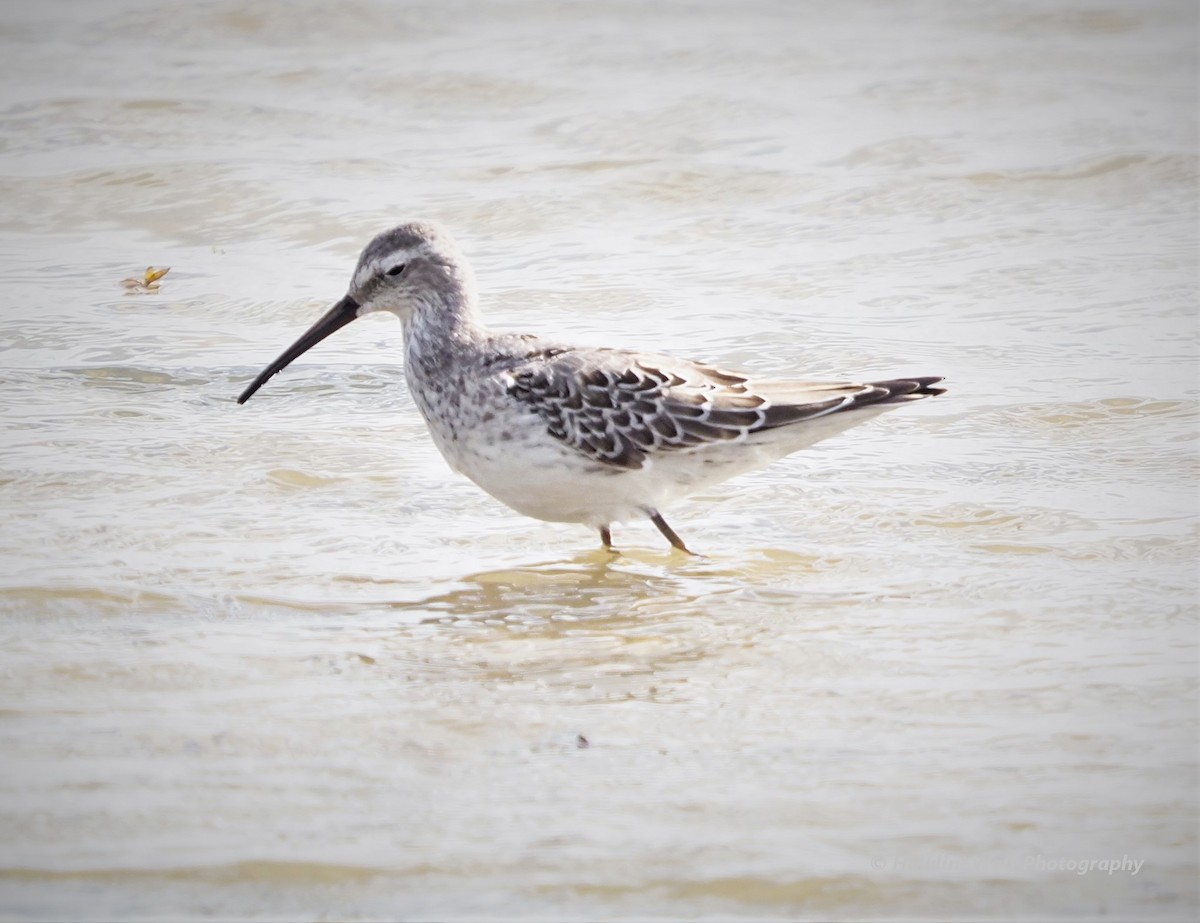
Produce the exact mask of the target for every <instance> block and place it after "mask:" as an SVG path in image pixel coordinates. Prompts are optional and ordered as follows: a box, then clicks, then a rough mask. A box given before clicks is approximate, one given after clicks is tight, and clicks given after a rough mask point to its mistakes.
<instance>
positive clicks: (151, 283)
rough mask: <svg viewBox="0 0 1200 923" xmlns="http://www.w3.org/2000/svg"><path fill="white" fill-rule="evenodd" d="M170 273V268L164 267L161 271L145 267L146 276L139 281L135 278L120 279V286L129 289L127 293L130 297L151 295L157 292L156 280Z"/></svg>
mask: <svg viewBox="0 0 1200 923" xmlns="http://www.w3.org/2000/svg"><path fill="white" fill-rule="evenodd" d="M170 271H171V267H170V266H164V267H163V268H162V269H155V268H154V267H153V266H147V267H146V274H145V275H144V276H142V277H141V278H140V279H139V278H137V277H133V278H129V279H122V280H121V284H122V285H124V286H125V288H127V289H129V293H130V294H132V295H152V294H154V293H155V292H157V291H158V280H159V279H161V278H162V277H163V276H165V275H166V274H167V273H169V272H170Z"/></svg>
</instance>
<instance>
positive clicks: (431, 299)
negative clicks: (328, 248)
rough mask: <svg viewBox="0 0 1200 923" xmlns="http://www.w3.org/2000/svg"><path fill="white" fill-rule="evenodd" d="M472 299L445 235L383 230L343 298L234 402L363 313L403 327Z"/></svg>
mask: <svg viewBox="0 0 1200 923" xmlns="http://www.w3.org/2000/svg"><path fill="white" fill-rule="evenodd" d="M474 300H475V281H474V278H473V276H472V274H471V268H470V266H469V265H468V264H467V261H466V260H465V259H464V258H463V256H462V253H461V252H460V251H459V249H458V245H457V244H456V243H455V242H454V239H453V238H452V237H451V236H450V235H449V234H448V233H447V232H446V231H444V230H442V229H441V228H440V227H438V225H436V224H433V223H431V222H427V221H412V222H409V223H408V224H402V225H400V226H399V227H394V228H392V229H391V230H390V231H384V232H383V233H382V234H378V235H376V237H375V238H374V240H372V241H371V242H370V243H369V244H367V246H366V247H365V248H364V249H363V252H362V254H361V255H360V256H359V258H358V265H357V266H356V267H355V268H354V276H353V278H352V279H351V280H350V289H349V291H348V292H347V293H346V296H345V297H344V298H342V300H341V301H339V302H338V303H337V304H335V305H334V306H333V307H332V308H330V309H329V310H328V311H327V312H326V313H325V314H324V315H323V316H322V317H321V318H319V319H318V320H317V322H316V323H315V324H313V325H312V326H311V327H309V328H308V330H306V331H305V332H304V333H303V334H302V335H301V336H300V338H299V339H298V340H296V342H295V343H293V344H292V345H291V346H289V347H288V348H287V349H286V350H284V352H283V353H282V354H281V355H280V356H279V357H278V358H277V359H276V360H275V361H274V362H272V363H271V364H270V365H268V366H267V367H266V368H265V369H263V371H262V373H261V374H259V376H258V377H257V378H255V379H254V381H253V382H251V383H250V385H249V386H248V387H247V388H246V390H245V391H243V392H242V393H241V395H240V396H239V397H238V403H239V404H244V403H246V401H248V400H250V398H251V397H252V396H253V395H254V392H256V391H257V390H258V389H259V388H261V387H262V386H263V385H264V384H266V382H267V380H268V379H269V378H271V376H273V375H275V374H276V373H277V372H279V371H281V370H282V369H284V368H285V367H286V366H287V365H288V364H289V363H291V362H292V361H293V360H295V359H296V358H298V357H299V356H301V355H303V354H304V353H305V352H307V351H308V350H310V349H312V347H314V346H316V345H317V344H318V343H320V342H321V341H322V340H323V339H325V338H326V337H328V336H329V335H330V334H332V333H335V332H336V331H338V330H340V329H341V328H342V327H345V326H346V325H347V324H349V323H350V322H351V321H352V320H355V319H356V318H359V317H362V316H363V315H364V314H372V313H374V312H376V311H390V312H391V313H392V314H395V315H396V316H397V317H399V318H400V320H401V321H402V322H403V323H404V324H405V326H408V325H409V324H412V323H413V321H414V319H416V318H421V317H428V316H429V315H441V314H450V313H453V312H454V311H462V310H469V309H470V308H471V306H472V305H473V304H474Z"/></svg>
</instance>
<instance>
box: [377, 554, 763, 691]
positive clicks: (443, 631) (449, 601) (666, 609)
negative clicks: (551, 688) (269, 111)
mask: <svg viewBox="0 0 1200 923" xmlns="http://www.w3.org/2000/svg"><path fill="white" fill-rule="evenodd" d="M676 561H678V562H679V563H678V564H676V563H675V562H676ZM664 563H666V565H667V566H666V567H664V566H663V564H664ZM703 568H704V562H703V561H702V560H701V561H697V560H696V559H686V560H685V559H681V558H671V557H670V556H666V555H655V554H649V553H647V554H645V555H644V556H642V555H639V554H636V553H635V554H633V555H623V556H616V555H613V554H610V553H607V552H602V551H597V552H590V553H587V554H582V555H578V556H575V557H572V558H569V559H566V560H559V561H551V562H546V563H540V564H531V565H526V566H521V567H516V568H511V569H501V570H491V571H483V572H480V573H476V574H472V575H469V576H467V577H464V578H463V579H462V584H461V585H460V586H459V587H458V588H456V589H454V590H451V591H449V592H446V593H439V594H436V595H433V596H429V597H426V598H424V599H422V600H419V601H416V602H412V603H404V604H397V607H399V608H404V609H408V610H413V609H417V610H421V611H423V612H425V613H427V615H426V617H425V618H424V619H423V620H422V622H421V626H422V627H423V629H424V630H423V631H422V632H421V635H422V640H421V643H420V645H419V648H420V649H419V652H418V651H415V650H412V649H411V644H412V636H411V632H412V627H411V626H410V627H409V628H408V629H406V631H405V632H404V634H405V635H406V637H407V641H406V642H405V643H407V644H408V645H409V646H410V650H409V651H408V653H407V655H402V656H404V657H405V659H406V660H409V662H410V663H413V662H414V661H418V660H419V662H420V665H421V668H422V671H423V672H424V671H427V670H430V669H432V670H433V671H435V672H436V673H438V674H439V675H441V676H442V677H446V676H447V675H449V674H459V675H461V671H463V670H464V669H465V670H468V671H470V672H471V673H472V674H473V675H474V676H475V677H476V678H478V679H484V680H488V681H499V682H502V683H512V684H528V683H541V684H547V683H548V684H552V685H556V686H557V685H565V686H570V687H574V688H576V689H587V690H590V694H591V693H595V694H600V695H601V696H602V697H605V698H607V697H610V695H611V694H613V693H616V692H617V691H618V690H620V695H621V696H622V697H623V696H624V695H626V694H635V692H636V691H635V689H634V686H636V687H638V689H640V690H641V691H642V692H645V691H646V690H652V689H653V688H654V686H653V683H655V682H663V681H665V682H666V683H668V684H670V683H672V682H673V680H674V679H677V678H680V677H685V676H686V675H687V673H689V672H690V669H689V668H688V667H687V666H686V665H688V664H692V663H694V662H695V661H697V660H699V659H700V658H703V657H705V656H709V655H711V654H714V653H715V652H716V651H718V650H719V649H721V648H722V647H723V646H724V645H725V643H726V641H727V640H728V638H727V637H726V636H727V635H728V634H729V625H728V624H727V623H726V622H725V621H724V618H723V616H724V615H725V614H726V613H727V612H728V610H729V608H730V606H729V601H728V600H727V599H724V598H723V597H726V596H728V595H729V594H736V593H737V592H738V591H739V589H740V587H739V584H738V583H737V582H736V581H734V580H732V579H729V578H727V577H724V576H722V577H717V578H716V579H714V578H713V575H711V574H708V575H703V576H702V571H703ZM747 627H748V626H747ZM430 629H433V630H432V631H430ZM396 641H397V643H398V644H399V643H400V642H401V639H400V638H397V639H396ZM744 641H745V639H744V638H739V641H738V643H739V644H740V643H743V642H744ZM414 655H415V656H414ZM634 677H638V678H640V679H638V680H637V681H636V682H635V683H634V686H630V685H629V681H630V679H632V678H634ZM647 683H650V685H647Z"/></svg>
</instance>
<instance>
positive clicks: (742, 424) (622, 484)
mask: <svg viewBox="0 0 1200 923" xmlns="http://www.w3.org/2000/svg"><path fill="white" fill-rule="evenodd" d="M478 302H479V297H478V294H477V292H476V287H475V279H474V275H473V273H472V271H471V267H470V265H469V264H468V263H467V261H466V259H465V258H464V257H463V255H462V253H461V252H460V251H459V248H458V246H457V244H456V243H455V242H454V240H453V238H452V237H451V236H450V235H449V234H448V233H447V232H446V231H445V230H443V229H442V228H441V227H439V226H438V225H436V224H432V223H429V222H423V221H416V222H411V223H408V224H402V225H400V226H399V227H395V228H392V229H391V230H389V231H384V232H383V233H381V234H379V235H378V236H376V237H375V238H374V240H372V241H371V242H370V243H369V244H367V246H366V248H365V249H364V250H363V252H362V255H361V256H360V257H359V259H358V265H357V267H356V268H355V270H354V277H353V279H352V280H351V282H350V290H349V292H348V293H347V294H346V296H345V297H344V298H342V300H341V301H339V302H338V303H337V304H335V305H334V306H333V307H332V308H330V309H329V311H328V312H326V313H325V314H324V315H323V316H322V317H321V318H319V319H318V320H317V322H316V323H314V324H313V325H312V326H311V327H310V328H309V329H308V330H307V331H306V332H305V333H304V334H302V335H301V336H300V338H299V339H298V340H296V342H295V343H293V344H292V345H291V346H289V347H288V348H287V349H286V350H285V351H284V352H283V353H282V354H281V355H280V356H279V357H278V358H277V359H276V360H275V361H274V362H272V363H271V364H270V365H268V366H267V367H266V368H265V369H264V370H263V371H262V373H261V374H260V375H259V376H258V377H257V378H255V379H254V381H252V382H251V383H250V385H249V386H248V387H247V388H246V390H245V391H243V392H242V393H241V396H240V397H238V403H239V404H244V403H245V402H246V401H248V400H249V399H250V397H251V396H252V395H253V394H254V393H255V392H256V391H257V390H258V389H259V388H261V387H262V385H263V384H264V383H265V382H266V381H267V380H268V379H269V378H271V376H273V375H275V374H276V373H277V372H279V371H280V370H281V369H283V368H284V367H286V366H287V365H288V364H289V363H290V362H292V361H293V360H294V359H296V358H297V357H298V356H300V355H301V354H303V353H304V352H306V351H307V350H309V349H311V348H312V347H313V346H315V345H316V344H317V343H319V342H321V341H322V340H323V339H325V338H326V337H327V336H329V335H330V334H332V333H334V332H335V331H337V330H339V329H341V328H342V327H344V326H346V325H347V324H349V323H350V322H351V321H353V320H354V319H355V318H358V317H362V316H363V315H364V314H371V313H374V312H376V311H388V312H390V313H392V314H395V315H396V316H397V317H399V318H400V323H401V325H402V329H403V338H404V359H405V366H404V373H405V378H406V379H407V381H408V387H409V389H410V390H411V391H412V395H413V399H414V401H415V403H416V405H417V407H418V409H419V410H420V412H421V415H422V416H423V417H424V418H425V422H426V424H427V425H428V427H429V433H430V435H431V436H432V437H433V442H434V444H435V445H436V446H437V447H438V449H439V450H440V451H441V453H442V455H443V456H444V457H445V459H446V461H447V462H449V464H450V467H451V468H453V469H454V470H455V471H458V472H460V473H462V474H464V475H466V476H467V477H468V478H470V479H471V480H472V481H474V482H475V483H476V484H478V485H479V486H480V487H481V488H483V489H484V490H485V491H487V492H488V493H489V494H491V495H492V496H493V497H495V498H496V499H497V500H499V501H500V502H501V503H504V504H506V505H508V506H510V507H512V508H513V509H514V510H516V511H517V512H518V513H523V514H524V515H526V516H532V517H533V518H535V519H542V520H547V521H550V522H575V523H583V524H585V525H588V526H591V527H592V528H595V529H598V530H599V531H600V540H601V542H602V543H603V545H604V547H605V548H606V549H608V550H610V551H611V550H614V549H613V547H612V534H611V532H610V528H611V526H612V525H613V523H618V522H626V521H629V520H633V519H638V518H643V517H645V518H649V520H650V521H651V522H653V523H654V525H655V526H657V527H658V530H659V531H660V532H661V533H662V534H663V535H664V536H665V537H666V539H667V541H669V542H670V543H671V545H672V546H673V547H674V548H676V549H678V550H679V551H682V552H685V553H687V554H691V552H690V551H689V550H688V548H687V546H686V545H685V544H684V543H683V540H682V539H680V537H679V536H678V535H677V534H676V533H675V531H674V530H673V529H672V528H671V527H670V526H669V525H668V524H667V521H666V520H665V519H663V517H662V513H661V512H659V511H660V510H661V509H663V508H664V507H665V506H666V505H667V504H669V503H671V502H672V501H674V500H677V499H680V498H682V497H685V496H687V495H689V494H692V493H695V492H697V491H699V490H702V489H704V488H706V487H709V486H711V485H713V484H717V483H719V482H721V481H725V480H727V479H729V478H731V477H734V476H735V475H738V474H742V473H744V472H747V471H751V470H754V469H756V468H760V467H762V466H764V465H767V464H769V463H771V462H773V461H776V460H778V459H780V458H783V457H784V456H786V455H790V454H791V453H793V452H796V451H798V450H800V449H804V448H808V447H809V446H811V445H813V444H814V443H816V442H820V441H821V440H823V439H827V438H829V437H830V436H833V435H836V434H837V433H840V432H841V431H843V430H845V429H849V428H850V427H852V426H856V425H858V424H859V423H863V422H865V421H866V420H869V419H871V418H872V417H874V416H876V415H878V414H879V413H882V412H883V411H885V410H890V409H892V408H893V407H896V406H897V405H898V404H901V403H904V402H907V401H912V400H917V399H920V398H924V397H928V396H930V395H934V394H940V393H942V389H940V388H936V387H934V385H936V384H937V382H939V381H941V380H942V379H941V378H940V377H935V376H920V377H911V378H893V379H888V380H886V381H871V382H865V383H855V382H848V381H791V380H779V379H766V378H756V377H754V376H751V375H743V374H740V373H738V372H731V371H728V370H726V369H723V368H719V367H717V366H714V365H709V364H706V363H703V362H692V361H688V360H686V359H673V358H670V357H668V356H663V355H659V354H656V353H644V352H637V351H631V350H623V349H599V348H594V347H579V346H571V345H569V344H564V343H558V342H552V341H548V340H544V339H542V338H541V337H537V336H533V335H530V334H511V333H494V332H492V331H490V330H488V329H487V328H486V327H485V326H484V325H483V323H482V321H481V319H480V316H479V309H478Z"/></svg>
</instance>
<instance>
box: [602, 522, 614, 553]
mask: <svg viewBox="0 0 1200 923" xmlns="http://www.w3.org/2000/svg"><path fill="white" fill-rule="evenodd" d="M600 541H601V542H603V543H604V550H605V551H611V552H612V553H613V554H616V553H617V549H616V548H614V547H613V543H612V533H611V532H609V531H608V526H601V527H600Z"/></svg>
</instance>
